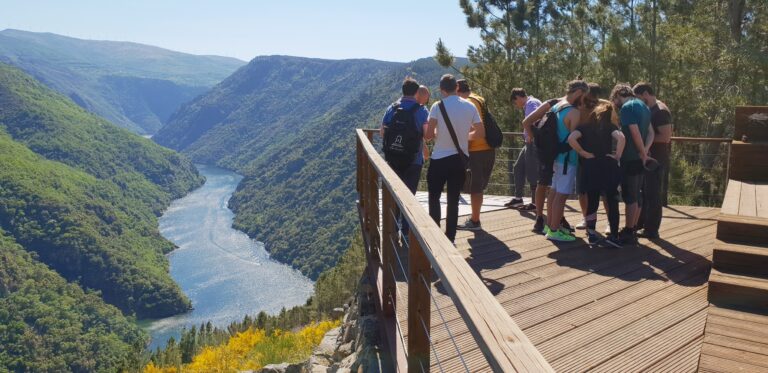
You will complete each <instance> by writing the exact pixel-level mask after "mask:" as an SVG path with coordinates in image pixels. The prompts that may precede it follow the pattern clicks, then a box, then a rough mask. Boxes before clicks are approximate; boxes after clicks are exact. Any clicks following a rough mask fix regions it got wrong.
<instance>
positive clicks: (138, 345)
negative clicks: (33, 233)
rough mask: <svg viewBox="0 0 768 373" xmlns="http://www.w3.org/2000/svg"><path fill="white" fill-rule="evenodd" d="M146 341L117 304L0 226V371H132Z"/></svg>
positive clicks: (138, 361)
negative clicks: (72, 279) (40, 257)
mask: <svg viewBox="0 0 768 373" xmlns="http://www.w3.org/2000/svg"><path fill="white" fill-rule="evenodd" d="M3 140H6V141H7V137H0V142H2V141H3ZM2 145H3V147H5V146H6V145H7V144H6V143H3V144H2ZM0 149H2V148H0ZM146 340H147V336H146V335H145V334H144V333H143V332H142V331H141V330H140V329H139V328H138V327H137V326H136V325H135V324H134V323H133V322H131V321H130V320H128V319H126V318H125V317H124V316H123V315H122V314H121V313H120V311H119V310H118V309H116V308H115V307H112V306H110V305H107V304H105V303H104V302H103V301H102V300H101V299H100V298H99V296H98V294H95V293H85V292H83V290H82V289H81V288H79V287H78V286H77V285H75V284H71V283H67V281H66V280H64V279H63V278H62V277H61V276H59V275H58V274H57V273H56V272H54V271H52V270H50V269H49V268H48V267H46V266H45V265H44V264H42V263H40V262H39V261H38V260H36V256H35V255H34V254H30V253H28V252H26V251H25V250H24V249H23V248H22V247H21V246H19V245H18V244H16V243H15V242H14V240H13V239H12V238H10V237H8V236H7V235H6V234H5V233H4V232H3V231H2V230H0V370H2V371H11V372H66V371H72V372H104V371H119V370H126V371H137V370H138V368H139V364H140V362H141V360H140V359H139V357H140V354H141V351H142V348H143V346H144V343H145V342H146Z"/></svg>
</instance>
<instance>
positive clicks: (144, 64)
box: [0, 30, 245, 134]
mask: <svg viewBox="0 0 768 373" xmlns="http://www.w3.org/2000/svg"><path fill="white" fill-rule="evenodd" d="M0 62H5V63H9V64H12V65H15V66H17V67H19V68H21V69H23V70H24V71H26V72H27V73H29V74H30V75H32V76H34V77H35V78H36V79H38V80H40V81H42V82H43V83H44V84H46V85H47V86H48V87H50V88H53V89H55V90H57V91H58V92H60V93H62V94H64V95H65V96H67V97H69V98H70V99H72V100H73V101H74V102H75V103H77V104H78V105H80V106H81V107H83V108H85V109H86V110H88V111H90V112H93V113H95V114H98V115H99V116H102V117H104V118H106V119H108V120H110V121H111V122H112V123H115V124H117V125H119V126H122V127H125V128H128V129H130V130H131V131H134V132H137V133H141V134H153V133H155V132H156V131H157V130H158V129H159V128H160V127H161V126H162V125H163V124H164V123H165V122H166V120H167V119H168V117H169V116H170V115H171V114H172V113H173V112H174V111H175V110H176V109H177V108H178V107H179V106H180V105H181V104H182V103H184V102H187V101H189V100H191V99H193V98H195V96H197V95H199V94H202V93H203V92H205V91H206V90H208V89H209V88H210V87H212V86H213V85H215V84H217V83H219V82H220V81H221V80H222V79H224V78H226V77H227V76H228V75H230V74H231V73H232V72H234V71H235V70H236V69H237V68H239V67H240V66H242V65H244V64H245V62H243V61H240V60H237V59H234V58H228V57H218V56H196V55H191V54H185V53H179V52H173V51H169V50H165V49H161V48H157V47H152V46H148V45H142V44H136V43H127V42H114V41H94V40H82V39H75V38H69V37H65V36H61V35H56V34H50V33H34V32H26V31H19V30H4V31H0Z"/></svg>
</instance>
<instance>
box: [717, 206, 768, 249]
mask: <svg viewBox="0 0 768 373" xmlns="http://www.w3.org/2000/svg"><path fill="white" fill-rule="evenodd" d="M717 239H719V240H721V241H725V242H732V243H742V244H749V245H768V218H762V217H757V216H743V215H731V214H724V213H721V214H720V215H719V216H718V217H717Z"/></svg>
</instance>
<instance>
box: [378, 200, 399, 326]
mask: <svg viewBox="0 0 768 373" xmlns="http://www.w3.org/2000/svg"><path fill="white" fill-rule="evenodd" d="M381 201H382V202H381V211H382V214H381V220H382V227H381V232H382V237H381V241H382V242H381V254H382V258H381V263H382V266H384V284H383V286H382V289H383V293H384V303H383V304H382V308H383V312H384V316H386V317H391V316H394V315H395V309H396V307H397V303H396V302H397V295H396V292H397V285H396V282H395V281H396V279H395V275H394V274H395V273H396V272H397V271H396V268H397V263H395V260H396V259H395V255H397V253H395V247H394V244H393V241H394V240H397V236H398V233H399V232H398V231H397V229H396V227H397V225H396V224H395V223H396V222H395V218H396V217H397V213H396V212H395V211H394V210H395V207H396V206H397V205H395V202H394V201H393V200H392V193H391V192H390V191H389V189H387V188H383V189H382V191H381Z"/></svg>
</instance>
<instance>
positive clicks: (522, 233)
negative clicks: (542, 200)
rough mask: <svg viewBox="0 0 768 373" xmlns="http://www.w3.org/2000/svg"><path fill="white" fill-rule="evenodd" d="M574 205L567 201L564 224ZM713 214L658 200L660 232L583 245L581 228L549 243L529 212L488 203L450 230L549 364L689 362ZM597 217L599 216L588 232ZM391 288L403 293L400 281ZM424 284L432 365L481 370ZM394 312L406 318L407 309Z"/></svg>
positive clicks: (446, 304)
mask: <svg viewBox="0 0 768 373" xmlns="http://www.w3.org/2000/svg"><path fill="white" fill-rule="evenodd" d="M576 211H578V206H577V204H576V203H575V202H571V204H570V206H569V208H567V209H566V217H567V218H568V219H569V220H570V221H571V222H572V223H574V224H575V223H577V222H578V220H579V219H580V215H579V214H578V213H577V212H576ZM718 213H719V209H717V208H708V207H688V206H674V207H670V208H666V209H665V210H664V221H663V224H662V229H661V237H662V238H661V239H658V240H653V241H648V240H645V239H641V240H640V245H639V246H637V247H625V248H623V249H602V248H590V247H589V246H588V245H587V244H586V242H585V236H584V233H583V231H579V232H577V237H578V238H579V239H577V241H575V242H572V243H567V244H559V243H558V244H557V245H556V244H554V243H552V242H550V241H547V240H545V239H544V237H543V236H540V235H536V234H534V233H532V232H531V227H532V225H533V215H532V214H530V213H528V212H521V211H516V210H509V209H495V210H494V209H491V211H486V212H483V213H482V215H481V220H482V223H483V228H484V230H483V231H479V232H466V231H459V234H458V236H457V238H456V246H457V248H458V249H459V251H460V253H461V254H462V255H463V256H464V258H465V259H466V260H467V262H468V263H469V265H470V266H471V268H472V269H473V270H474V271H475V273H477V275H478V276H479V277H480V278H481V279H482V280H483V282H484V283H485V285H486V286H487V287H488V289H489V290H490V292H491V293H492V294H493V295H494V297H495V298H496V300H497V301H498V302H499V303H500V304H501V305H502V306H503V307H504V309H505V310H506V311H507V313H508V314H509V315H510V316H511V317H512V319H513V320H514V321H515V322H516V323H517V324H518V325H519V326H520V328H522V329H523V331H524V332H525V334H526V335H527V336H528V338H529V339H530V340H531V342H532V343H533V344H534V345H535V347H536V348H537V349H538V350H539V351H540V352H541V353H542V354H543V356H544V357H545V358H546V360H547V361H548V362H549V363H550V364H551V365H552V367H553V368H554V369H555V370H556V371H562V372H570V371H586V370H595V371H607V372H615V371H640V370H648V371H695V370H696V367H697V361H698V357H699V351H700V348H701V342H702V335H703V332H704V325H705V319H706V316H707V306H708V302H707V278H708V275H709V271H710V265H711V257H712V249H713V245H714V238H715V228H716V220H715V219H716V217H717V214H718ZM461 220H462V219H461V218H460V222H461ZM606 224H607V223H606V221H605V215H601V216H600V220H599V221H598V231H602V230H603V228H604V227H605V225H606ZM397 288H398V290H397V293H398V297H399V298H402V299H407V291H408V288H407V286H406V285H405V283H402V282H398V286H397ZM432 293H433V296H434V298H435V303H436V305H435V304H433V306H432V313H431V319H432V320H431V325H432V326H431V340H432V343H433V344H434V349H433V350H432V356H431V360H430V362H431V364H432V369H433V370H434V371H446V372H451V371H464V370H465V369H464V364H466V367H467V368H468V369H469V370H470V371H473V372H474V371H488V370H489V367H488V366H487V362H486V359H485V358H484V356H483V354H482V353H481V351H480V350H479V349H478V348H477V345H476V343H475V342H474V341H473V339H472V336H471V335H470V333H469V332H468V330H467V326H466V324H465V323H464V321H463V320H462V318H461V317H460V316H459V314H458V312H457V310H456V308H455V307H454V306H453V304H452V302H451V299H450V298H449V297H448V296H447V295H446V294H445V291H444V289H443V288H442V286H441V284H440V282H439V281H437V282H434V283H433V286H432ZM398 319H399V320H400V321H401V323H402V324H403V325H406V324H407V322H406V319H407V313H406V312H405V311H402V310H398ZM407 333H408V331H407V329H406V330H403V334H404V335H405V336H406V338H407ZM462 359H463V362H462Z"/></svg>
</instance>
